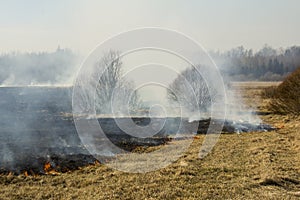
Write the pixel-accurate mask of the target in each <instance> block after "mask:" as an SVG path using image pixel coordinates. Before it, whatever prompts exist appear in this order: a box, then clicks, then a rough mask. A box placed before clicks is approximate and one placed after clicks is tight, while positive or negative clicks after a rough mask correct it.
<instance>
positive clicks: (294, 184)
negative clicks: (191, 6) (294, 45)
mask: <svg viewBox="0 0 300 200" xmlns="http://www.w3.org/2000/svg"><path fill="white" fill-rule="evenodd" d="M260 88H263V87H260V86H259V87H255V86H253V85H251V86H250V87H247V86H243V88H242V91H244V97H245V98H246V99H247V96H249V97H250V96H252V95H253V94H255V95H258V93H257V92H259V90H260ZM257 97H258V96H257ZM252 98H253V97H252ZM250 102H252V103H253V101H250ZM257 102H258V103H260V105H259V109H261V110H263V109H265V107H264V103H265V100H261V99H258V100H257ZM257 102H256V103H257ZM253 106H254V105H253ZM262 118H263V120H264V121H265V122H267V123H270V124H272V125H274V126H278V127H280V128H281V129H279V130H277V131H272V132H263V133H258V132H252V133H245V134H240V135H238V134H232V135H228V134H226V135H221V137H220V139H219V141H218V143H217V145H216V146H215V147H214V149H213V151H212V152H211V153H210V154H209V155H208V156H207V157H205V158H204V159H202V160H201V159H199V158H198V151H199V149H200V146H201V143H202V141H203V138H204V136H203V135H200V136H197V139H195V140H194V141H193V143H192V145H191V146H190V148H189V150H188V151H187V152H186V153H185V155H184V156H182V157H181V158H180V159H179V160H178V161H176V162H175V163H173V164H172V165H170V166H168V167H166V168H164V169H161V170H158V171H155V172H149V173H145V174H131V173H124V172H119V171H115V170H113V169H110V168H108V167H106V166H104V165H101V164H100V165H96V166H87V167H84V168H82V169H80V170H77V171H73V172H69V173H64V174H59V175H55V176H52V175H46V176H35V177H33V176H28V177H26V176H25V175H19V176H14V175H2V176H0V185H1V188H0V199H260V200H261V199H299V198H300V133H299V128H300V118H299V117H295V116H281V115H265V116H262ZM156 148H157V147H156Z"/></svg>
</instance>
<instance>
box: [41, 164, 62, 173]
mask: <svg viewBox="0 0 300 200" xmlns="http://www.w3.org/2000/svg"><path fill="white" fill-rule="evenodd" d="M44 171H45V173H46V174H50V175H59V174H60V173H59V172H57V171H55V169H52V166H51V164H50V162H46V163H45V165H44Z"/></svg>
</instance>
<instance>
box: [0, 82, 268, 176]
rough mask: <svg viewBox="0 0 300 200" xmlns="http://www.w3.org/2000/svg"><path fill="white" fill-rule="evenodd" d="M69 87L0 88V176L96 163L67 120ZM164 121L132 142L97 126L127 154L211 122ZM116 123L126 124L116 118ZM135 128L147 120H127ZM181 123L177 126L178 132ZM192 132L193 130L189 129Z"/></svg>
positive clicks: (233, 127) (231, 127) (229, 124)
mask: <svg viewBox="0 0 300 200" xmlns="http://www.w3.org/2000/svg"><path fill="white" fill-rule="evenodd" d="M71 89H72V88H69V87H3V88H0V172H9V171H12V172H15V173H22V172H24V171H29V172H30V171H31V172H32V173H44V170H43V166H44V164H45V163H46V162H49V163H51V166H52V167H53V168H55V169H56V170H58V171H62V172H64V171H68V170H73V169H77V168H79V167H80V166H84V165H88V164H91V163H94V162H95V158H94V157H93V156H91V155H90V154H89V152H88V151H87V150H86V149H85V147H84V146H83V145H82V143H81V140H80V138H79V136H78V134H77V131H76V128H75V125H74V121H73V118H72V115H70V114H69V115H66V113H71V112H72V107H71V94H72V90H71ZM159 119H160V120H165V125H164V128H163V129H162V130H161V131H159V132H158V134H156V135H154V136H153V137H149V138H136V137H133V136H131V135H128V134H126V133H124V132H123V131H122V130H121V129H120V128H119V127H118V126H117V124H116V122H115V119H113V118H99V119H98V121H99V124H100V125H101V127H102V129H103V130H104V132H105V134H106V136H107V137H108V138H109V139H110V141H111V142H112V143H114V144H115V145H117V146H119V147H121V148H122V149H124V150H126V151H132V150H134V148H136V147H139V146H143V147H149V146H158V145H162V144H165V143H167V142H168V141H170V138H171V137H172V136H173V135H174V134H176V132H177V131H178V130H179V132H180V133H185V132H186V133H192V132H197V133H198V134H205V133H206V132H207V129H208V127H209V124H210V119H205V120H200V121H194V122H192V123H189V122H188V119H183V121H182V122H181V120H182V119H181V118H176V117H174V118H171V117H169V118H166V119H165V118H159ZM120 120H127V118H121V119H120ZM132 120H133V121H134V122H135V123H136V124H137V125H139V126H146V125H148V124H149V122H150V119H149V118H138V117H135V118H132ZM180 123H181V125H182V126H181V127H179V125H180ZM194 127H198V128H196V130H194ZM254 130H255V131H256V130H259V131H268V130H272V127H270V126H268V125H264V124H258V125H253V124H249V123H246V122H245V123H241V122H240V123H236V122H233V121H226V122H225V126H224V128H223V132H224V133H234V132H250V131H254Z"/></svg>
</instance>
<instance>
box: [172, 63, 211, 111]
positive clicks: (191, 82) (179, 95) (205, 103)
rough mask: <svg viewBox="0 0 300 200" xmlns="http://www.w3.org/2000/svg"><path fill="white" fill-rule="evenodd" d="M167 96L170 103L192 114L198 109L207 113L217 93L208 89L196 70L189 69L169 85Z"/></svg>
mask: <svg viewBox="0 0 300 200" xmlns="http://www.w3.org/2000/svg"><path fill="white" fill-rule="evenodd" d="M199 68H200V67H199ZM167 95H168V99H169V101H170V102H171V103H179V104H180V105H181V106H183V107H184V108H185V109H187V110H188V111H190V112H194V111H198V110H199V109H200V110H202V111H207V110H208V108H209V107H210V106H211V103H212V102H213V101H214V100H215V98H216V95H217V92H216V90H214V89H212V88H209V87H208V85H207V84H206V82H205V79H204V78H203V77H202V76H201V74H200V73H199V72H198V71H197V69H196V68H194V67H189V68H187V69H186V70H184V71H183V72H181V74H180V75H178V77H177V78H176V79H175V80H174V81H173V82H172V83H171V84H170V85H169V89H168V93H167Z"/></svg>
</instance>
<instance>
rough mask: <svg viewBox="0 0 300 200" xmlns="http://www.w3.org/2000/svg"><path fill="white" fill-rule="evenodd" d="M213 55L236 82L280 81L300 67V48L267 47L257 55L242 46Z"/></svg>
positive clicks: (222, 68)
mask: <svg viewBox="0 0 300 200" xmlns="http://www.w3.org/2000/svg"><path fill="white" fill-rule="evenodd" d="M211 55H212V57H213V59H214V60H215V62H216V63H217V65H218V66H219V67H220V69H221V71H222V72H223V73H225V74H226V75H228V76H229V78H230V79H231V80H235V81H249V80H258V81H279V80H282V79H283V78H284V77H286V76H287V75H288V74H290V73H291V72H293V71H295V69H296V68H297V67H299V66H300V46H292V47H289V48H286V49H282V48H281V49H273V48H272V47H270V46H268V45H265V46H264V47H263V48H262V49H260V50H259V51H257V52H255V53H254V52H253V50H251V49H245V48H244V47H243V46H240V47H237V48H234V49H232V50H230V51H227V52H222V53H220V52H212V53H211Z"/></svg>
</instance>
